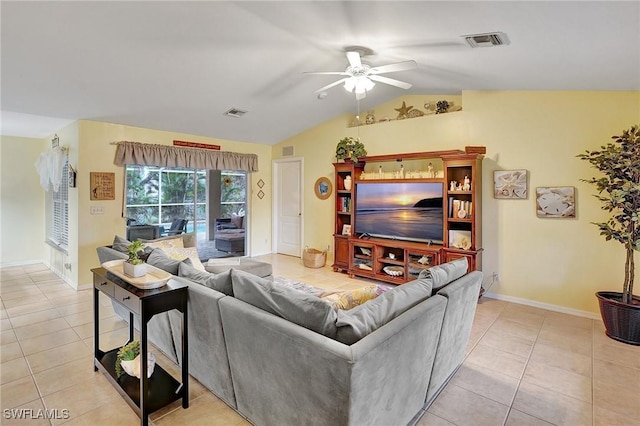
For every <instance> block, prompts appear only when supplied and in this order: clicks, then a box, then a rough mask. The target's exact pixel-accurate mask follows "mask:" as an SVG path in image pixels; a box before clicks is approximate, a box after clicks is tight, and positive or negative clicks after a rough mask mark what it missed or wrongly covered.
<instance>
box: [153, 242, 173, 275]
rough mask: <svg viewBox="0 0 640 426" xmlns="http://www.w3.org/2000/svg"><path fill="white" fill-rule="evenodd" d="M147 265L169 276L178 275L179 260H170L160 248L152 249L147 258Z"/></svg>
mask: <svg viewBox="0 0 640 426" xmlns="http://www.w3.org/2000/svg"><path fill="white" fill-rule="evenodd" d="M147 263H148V264H149V265H151V266H155V267H156V268H160V269H162V270H163V271H167V272H168V273H170V274H171V275H178V267H179V266H180V260H176V259H172V258H170V257H169V256H167V254H166V253H165V252H164V250H162V249H161V248H156V249H153V251H152V252H151V254H150V255H149V257H148V258H147Z"/></svg>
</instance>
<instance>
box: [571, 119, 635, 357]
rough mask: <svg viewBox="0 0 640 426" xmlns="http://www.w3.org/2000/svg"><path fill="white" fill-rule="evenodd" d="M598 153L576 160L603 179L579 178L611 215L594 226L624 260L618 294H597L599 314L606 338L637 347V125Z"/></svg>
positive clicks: (588, 152)
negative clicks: (613, 243)
mask: <svg viewBox="0 0 640 426" xmlns="http://www.w3.org/2000/svg"><path fill="white" fill-rule="evenodd" d="M612 139H614V140H615V143H611V142H609V143H608V144H607V145H606V146H602V147H601V149H600V150H599V151H586V152H585V153H584V154H580V155H578V158H580V159H582V160H586V161H588V162H589V163H590V164H591V165H592V166H593V167H595V168H596V169H597V170H599V171H600V172H602V174H603V176H601V177H597V178H591V179H588V180H586V179H582V181H583V182H587V183H590V184H593V185H594V186H595V187H596V188H597V190H598V194H597V195H595V197H596V198H597V199H598V200H600V201H601V202H602V210H606V211H608V212H610V213H612V215H613V216H612V217H611V218H609V220H608V221H606V222H600V223H594V225H596V226H597V227H598V228H599V229H600V235H603V236H604V237H605V239H606V240H607V241H609V240H615V241H618V242H619V243H621V244H623V245H624V248H625V252H626V260H625V265H624V283H623V286H622V293H618V292H612V291H599V292H597V293H596V296H597V298H598V301H599V303H600V313H601V315H602V320H603V321H604V325H605V328H606V332H607V336H609V337H611V338H612V339H615V340H618V341H621V342H624V343H629V344H632V345H640V297H637V296H634V295H633V282H634V278H635V277H634V274H635V259H634V255H635V252H636V251H640V126H638V125H635V126H633V127H631V128H630V129H628V130H625V131H623V133H622V135H621V136H613V138H612Z"/></svg>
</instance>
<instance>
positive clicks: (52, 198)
mask: <svg viewBox="0 0 640 426" xmlns="http://www.w3.org/2000/svg"><path fill="white" fill-rule="evenodd" d="M68 181H69V163H66V164H65V165H64V167H63V168H62V179H61V182H60V188H59V189H58V192H55V191H54V190H53V189H52V190H50V191H47V197H48V203H47V205H48V207H49V214H48V217H49V221H48V222H49V223H48V227H47V228H48V232H47V233H48V237H47V241H48V242H49V243H50V244H51V245H53V246H55V247H58V248H60V249H61V250H65V251H66V250H67V249H68V248H69V183H68Z"/></svg>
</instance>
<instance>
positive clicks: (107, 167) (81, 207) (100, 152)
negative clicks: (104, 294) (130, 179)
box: [76, 121, 271, 287]
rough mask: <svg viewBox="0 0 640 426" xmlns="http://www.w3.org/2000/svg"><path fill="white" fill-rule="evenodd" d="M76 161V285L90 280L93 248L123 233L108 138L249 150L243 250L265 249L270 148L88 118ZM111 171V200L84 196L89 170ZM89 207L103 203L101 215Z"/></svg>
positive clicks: (120, 182)
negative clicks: (254, 159)
mask: <svg viewBox="0 0 640 426" xmlns="http://www.w3.org/2000/svg"><path fill="white" fill-rule="evenodd" d="M79 135H80V136H79V139H80V148H79V155H80V159H79V165H78V188H77V192H78V201H77V207H78V208H77V209H76V210H77V215H78V216H77V220H76V222H77V224H78V234H77V242H78V269H77V270H78V271H79V278H78V283H79V284H80V286H83V287H84V286H87V285H89V284H90V283H91V280H92V278H91V272H90V269H91V268H94V267H96V266H98V258H97V255H96V247H98V246H101V245H107V244H111V242H112V241H113V237H114V235H116V234H118V235H122V236H124V234H125V220H124V219H123V218H122V194H123V187H124V170H123V168H122V167H117V166H115V165H114V164H113V160H114V154H115V149H116V147H115V145H111V144H110V143H111V142H117V141H123V140H126V141H135V142H143V143H153V144H162V145H172V144H173V140H174V139H177V140H187V141H192V142H200V143H208V144H217V145H221V147H222V150H224V151H233V152H239V153H253V154H257V155H258V159H259V165H258V167H259V170H260V171H259V172H256V173H250V174H249V184H250V199H249V202H248V204H249V206H248V208H249V221H248V222H249V223H248V224H247V232H248V244H249V253H250V254H251V255H253V256H255V255H258V254H264V253H269V252H270V251H271V250H270V247H271V191H270V190H269V189H268V188H270V187H271V146H268V145H259V144H253V143H245V142H237V141H229V140H223V139H214V138H207V137H202V136H194V135H188V134H184V133H172V132H165V131H160V130H151V129H143V128H139V127H131V126H123V125H117V124H109V123H99V122H94V121H80V122H79ZM90 172H113V173H115V174H116V199H115V200H113V201H90V200H89V173H90ZM260 179H262V180H263V181H264V182H265V191H264V192H266V194H267V195H266V196H265V197H264V198H263V199H262V200H261V199H259V198H258V196H257V193H258V191H259V188H258V186H257V184H256V183H257V182H258V180H260ZM91 206H102V207H104V210H105V212H104V214H103V215H91V214H90V208H91Z"/></svg>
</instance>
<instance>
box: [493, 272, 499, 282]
mask: <svg viewBox="0 0 640 426" xmlns="http://www.w3.org/2000/svg"><path fill="white" fill-rule="evenodd" d="M493 280H494V281H500V275H498V273H497V272H494V273H493Z"/></svg>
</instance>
